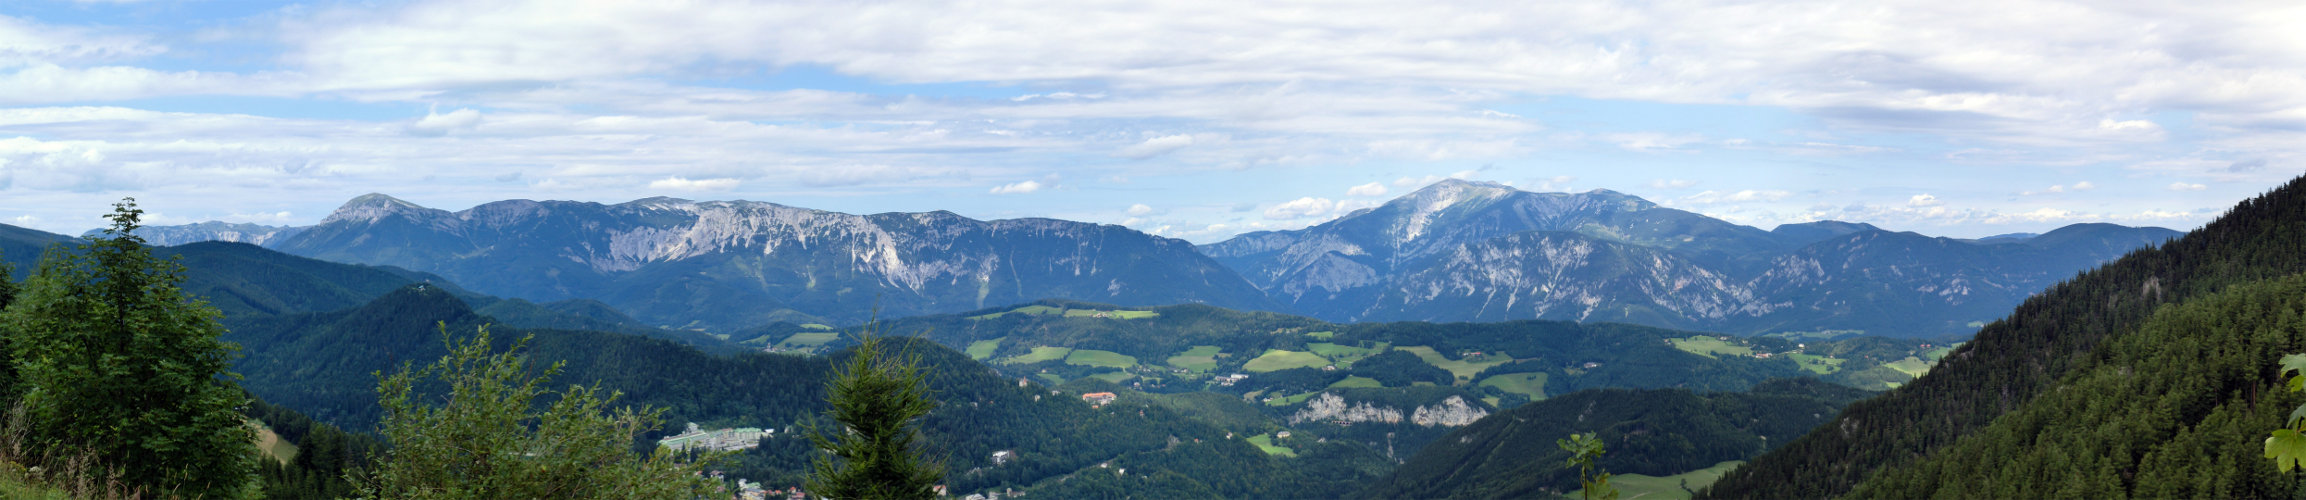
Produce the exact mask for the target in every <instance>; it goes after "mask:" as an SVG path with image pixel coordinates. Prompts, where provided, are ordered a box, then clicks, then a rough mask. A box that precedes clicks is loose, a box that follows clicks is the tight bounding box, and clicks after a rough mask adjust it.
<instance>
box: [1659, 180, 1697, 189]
mask: <svg viewBox="0 0 2306 500" xmlns="http://www.w3.org/2000/svg"><path fill="white" fill-rule="evenodd" d="M1695 185H1697V181H1685V180H1681V179H1674V180H1670V181H1669V180H1665V179H1652V180H1650V181H1649V187H1651V188H1656V189H1682V188H1686V187H1690V186H1695Z"/></svg>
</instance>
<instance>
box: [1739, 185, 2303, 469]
mask: <svg viewBox="0 0 2306 500" xmlns="http://www.w3.org/2000/svg"><path fill="white" fill-rule="evenodd" d="M1997 246H2007V245H1997ZM2299 272H2306V179H2294V180H2292V181H2290V182H2289V183H2286V184H2284V185H2282V186H2281V187H2279V188H2276V189H2274V190H2272V191H2269V192H2267V193H2266V194H2263V195H2260V196H2258V197H2256V198H2252V199H2249V200H2244V201H2243V202H2241V203H2239V204H2237V205H2236V206H2235V207H2234V208H2232V209H2230V210H2228V211H2227V212H2226V213H2225V215H2223V216H2220V217H2219V218H2218V219H2217V220H2214V221H2211V222H2210V223H2209V224H2207V225H2204V226H2203V227H2202V228H2201V229H2197V230H2194V231H2193V232H2191V233H2187V234H2186V235H2185V236H2184V237H2182V238H2178V239H2176V240H2173V241H2171V242H2169V243H2166V244H2163V245H2160V246H2158V247H2149V248H2140V249H2138V250H2134V251H2131V252H2130V253H2129V254H2127V255H2124V256H2123V257H2122V258H2120V259H2118V260H2115V261H2113V262H2110V263H2107V264H2105V265H2103V266H2100V267H2098V268H2096V269H2093V270H2090V271H2088V272H2084V273H2082V274H2081V275H2079V276H2075V277H2074V278H2072V279H2069V280H2066V281H2065V282H2063V283H2059V284H2057V285H2055V286H2052V287H2050V288H2049V289H2047V290H2044V291H2043V292H2042V293H2041V294H2039V295H2035V296H2033V297H2031V298H2028V299H2026V301H2025V302H2024V303H2023V304H2021V305H2019V306H2018V307H2017V309H2016V310H2015V311H2013V312H2011V313H2010V314H2009V315H2008V317H2007V318H2005V319H2002V320H2000V321H1995V322H1993V323H1990V324H1987V325H1986V326H1985V328H1983V329H1981V330H1979V332H1978V334H1977V336H1976V337H1975V338H1974V339H1973V340H1972V341H1970V342H1969V343H1966V344H1963V345H1962V347H1960V348H1958V349H1956V350H1955V351H1954V352H1953V353H1952V354H1950V355H1948V356H1947V357H1946V358H1945V359H1944V360H1943V361H1941V362H1940V363H1939V365H1938V366H1937V367H1936V368H1933V369H1932V370H1931V371H1930V372H1929V374H1928V375H1926V376H1923V377H1921V378H1920V379H1917V380H1915V381H1913V382H1912V383H1909V384H1906V385H1904V386H1902V387H1899V388H1898V389H1896V390H1892V391H1890V392H1889V393H1886V394H1884V395H1882V396H1881V397H1877V398H1874V399H1870V400H1866V401H1860V402H1857V403H1853V404H1851V405H1850V406H1849V407H1848V408H1847V409H1845V410H1844V411H1843V412H1842V415H1841V416H1839V417H1837V418H1836V420H1835V423H1834V424H1833V425H1829V426H1827V427H1822V428H1821V429H1820V430H1819V431H1815V432H1811V433H1809V434H1806V435H1804V436H1802V438H1801V439H1798V440H1796V441H1795V442H1793V443H1791V444H1788V445H1786V447H1784V448H1780V449H1778V450H1775V451H1772V452H1770V453H1768V454H1764V455H1762V456H1761V457H1757V458H1755V459H1754V460H1753V461H1752V462H1750V463H1748V464H1746V465H1745V466H1743V467H1740V468H1738V469H1736V470H1733V471H1730V473H1728V474H1726V475H1724V476H1723V477H1722V479H1721V481H1719V482H1716V483H1714V485H1713V486H1712V487H1710V488H1708V489H1706V490H1705V491H1702V492H1700V495H1701V496H1702V497H1706V498H1826V497H1834V496H1840V495H1843V494H1846V493H1848V492H1849V491H1850V489H1851V488H1852V487H1854V486H1856V485H1857V484H1858V483H1859V482H1860V481H1862V480H1864V479H1865V478H1866V477H1868V476H1871V475H1873V474H1874V473H1875V472H1876V471H1880V470H1882V469H1884V468H1889V467H1894V466H1898V465H1901V464H1905V463H1909V462H1911V461H1913V460H1915V457H1922V456H1928V455H1930V454H1931V453H1933V452H1935V451H1936V450H1938V449H1940V448H1942V447H1945V446H1947V445H1950V444H1953V443H1954V442H1956V441H1957V440H1959V439H1960V438H1962V436H1965V435H1969V434H1971V433H1973V432H1976V431H1977V430H1979V429H1982V428H1984V427H1985V426H1986V425H1987V424H1988V423H1990V422H1992V421H1993V420H1994V419H1996V418H1998V417H2001V416H2002V415H2004V414H2005V413H2008V412H2010V411H2012V410H2015V409H2017V408H2018V407H2020V406H2021V405H2023V404H2025V403H2026V402H2027V401H2030V400H2032V399H2034V398H2035V397H2036V396H2038V395H2040V394H2043V393H2044V391H2048V390H2051V388H2052V387H2053V386H2054V383H2055V382H2056V381H2058V380H2060V379H2061V378H2063V377H2065V376H2066V375H2067V374H2068V373H2069V372H2071V371H2072V370H2074V369H2075V368H2077V367H2081V366H2087V365H2088V362H2089V360H2090V359H2091V358H2092V357H2093V356H2095V355H2094V354H2093V351H2095V350H2096V349H2097V348H2098V346H2100V345H2103V344H2105V343H2106V342H2107V341H2108V340H2109V339H2115V338H2120V337H2121V336H2123V335H2127V334H2129V333H2131V332H2134V331H2136V330H2137V328H2138V326H2139V325H2140V324H2142V323H2144V322H2145V320H2146V318H2147V317H2148V316H2150V315H2151V314H2153V312H2154V310H2155V309H2156V308H2158V307H2160V306H2162V305H2163V304H2167V303H2170V302H2175V301H2184V300H2188V299H2191V298H2194V297H2199V296H2204V295H2206V294H2209V293H2212V292H2215V291H2217V290H2220V289H2223V288H2225V287H2227V286H2229V285H2233V284H2237V283H2245V282H2250V281H2257V280H2264V279H2270V278H2274V277H2280V276H2287V275H2291V274H2297V273H2299Z"/></svg>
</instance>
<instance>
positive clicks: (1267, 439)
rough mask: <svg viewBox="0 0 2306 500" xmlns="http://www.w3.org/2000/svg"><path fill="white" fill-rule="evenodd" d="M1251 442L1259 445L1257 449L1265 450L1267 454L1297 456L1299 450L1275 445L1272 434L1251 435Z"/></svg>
mask: <svg viewBox="0 0 2306 500" xmlns="http://www.w3.org/2000/svg"><path fill="white" fill-rule="evenodd" d="M1249 444H1254V445H1257V449H1260V450H1265V454H1267V455H1281V456H1284V457H1296V456H1297V450H1292V449H1289V448H1287V447H1282V446H1274V445H1273V435H1272V434H1258V435H1255V436H1250V437H1249Z"/></svg>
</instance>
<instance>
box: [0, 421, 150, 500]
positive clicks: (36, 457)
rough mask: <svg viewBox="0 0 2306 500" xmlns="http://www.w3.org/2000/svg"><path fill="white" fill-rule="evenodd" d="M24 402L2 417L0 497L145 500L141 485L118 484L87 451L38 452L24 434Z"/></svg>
mask: <svg viewBox="0 0 2306 500" xmlns="http://www.w3.org/2000/svg"><path fill="white" fill-rule="evenodd" d="M26 427H27V426H26V425H25V423H24V405H22V404H21V403H19V404H17V405H15V406H14V407H13V408H10V409H9V410H8V414H7V416H6V418H0V498H7V499H11V500H14V499H38V500H143V499H144V498H148V496H147V495H146V494H145V492H144V491H143V489H142V488H133V487H130V486H128V485H125V484H121V482H120V471H119V469H117V468H112V467H106V466H104V465H103V464H101V463H99V462H98V461H97V460H96V456H95V455H94V454H92V453H90V452H88V451H86V450H80V451H77V452H75V451H74V450H73V447H70V446H59V447H54V448H53V449H47V450H40V449H37V448H39V447H38V446H32V443H30V442H29V441H30V440H29V439H27V438H26V434H27V429H26Z"/></svg>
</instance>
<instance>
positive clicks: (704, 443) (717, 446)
mask: <svg viewBox="0 0 2306 500" xmlns="http://www.w3.org/2000/svg"><path fill="white" fill-rule="evenodd" d="M775 433H776V430H774V429H771V430H767V431H763V430H760V429H756V428H752V427H739V428H735V429H721V430H716V431H707V430H704V429H700V428H697V423H696V422H689V428H688V430H686V431H682V432H681V433H680V434H676V435H673V436H671V437H667V438H664V439H659V440H657V446H663V447H666V448H672V449H673V450H674V451H686V450H689V449H692V448H695V449H709V450H721V451H736V450H743V449H749V448H759V447H760V446H761V438H765V437H769V436H770V435H771V434H775Z"/></svg>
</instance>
